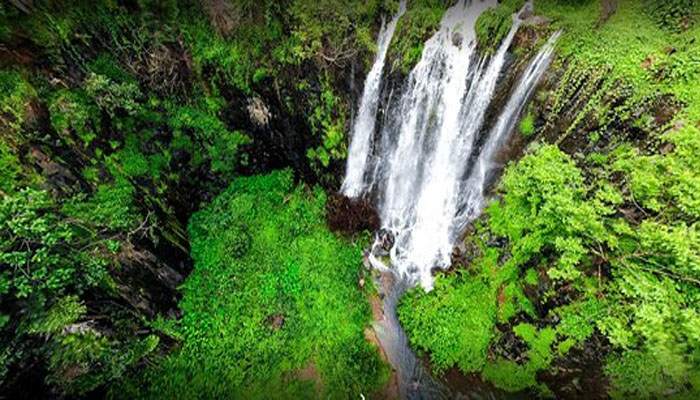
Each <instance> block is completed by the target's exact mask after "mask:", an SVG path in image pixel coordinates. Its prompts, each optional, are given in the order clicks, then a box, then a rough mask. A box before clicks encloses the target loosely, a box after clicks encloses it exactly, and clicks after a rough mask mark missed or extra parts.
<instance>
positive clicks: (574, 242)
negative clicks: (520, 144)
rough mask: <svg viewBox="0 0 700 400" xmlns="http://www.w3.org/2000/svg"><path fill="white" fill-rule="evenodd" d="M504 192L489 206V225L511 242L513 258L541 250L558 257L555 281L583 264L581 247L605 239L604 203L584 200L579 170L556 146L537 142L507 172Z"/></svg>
mask: <svg viewBox="0 0 700 400" xmlns="http://www.w3.org/2000/svg"><path fill="white" fill-rule="evenodd" d="M503 189H504V190H505V193H506V194H505V196H504V197H503V201H502V202H500V203H499V202H495V203H493V204H492V205H491V206H490V207H489V209H488V214H489V217H490V220H489V222H490V225H491V227H492V229H493V231H494V232H495V233H497V234H500V235H504V236H506V237H507V238H508V239H509V240H510V242H511V246H512V247H511V252H512V255H513V260H512V262H514V263H516V264H523V263H525V262H527V261H529V260H530V259H531V257H533V256H534V255H536V254H541V253H543V252H544V251H545V250H547V251H549V250H551V251H555V252H556V253H557V254H558V255H559V259H558V261H557V263H556V265H553V266H552V267H551V268H550V269H549V270H548V271H547V273H548V275H549V276H550V277H551V278H552V279H554V280H574V279H576V278H578V277H580V276H581V271H580V269H579V265H580V264H584V265H585V259H586V250H585V247H584V246H587V245H591V244H593V243H603V242H605V241H606V240H608V236H609V235H608V234H607V232H606V229H605V226H604V224H603V223H602V221H601V216H602V215H603V214H604V213H606V211H607V210H606V209H605V207H602V206H600V205H596V204H594V203H591V202H588V201H585V196H586V193H587V188H586V187H585V186H584V182H583V177H582V176H581V172H580V171H579V170H578V168H576V166H575V165H574V164H573V162H572V161H571V159H570V158H569V157H568V156H566V155H565V154H564V153H562V152H561V151H560V150H559V149H558V148H556V147H555V146H546V145H545V146H540V147H538V148H536V149H535V151H534V152H533V154H530V155H527V156H525V157H524V158H523V159H522V160H521V161H520V162H519V163H518V164H516V165H515V166H513V167H512V168H510V169H508V171H506V173H505V175H504V177H503Z"/></svg>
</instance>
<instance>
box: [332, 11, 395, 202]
mask: <svg viewBox="0 0 700 400" xmlns="http://www.w3.org/2000/svg"><path fill="white" fill-rule="evenodd" d="M404 12H406V0H401V3H400V4H399V11H398V12H397V13H396V15H394V17H393V18H392V19H391V21H390V22H389V24H387V25H384V24H382V28H381V30H380V31H379V36H378V38H377V56H376V60H375V61H374V64H373V65H372V68H371V69H370V71H369V74H367V78H366V79H365V86H364V88H363V90H362V98H361V99H360V108H359V111H358V113H357V118H356V119H355V121H354V123H353V127H352V136H351V137H352V141H351V143H350V148H349V149H348V159H347V166H346V174H345V180H344V181H343V185H342V187H341V188H340V191H341V192H342V193H343V194H345V195H346V196H348V197H357V196H359V195H360V194H361V193H362V190H363V189H364V176H365V171H366V169H367V155H368V154H369V152H370V149H371V147H372V139H373V138H374V131H375V122H376V119H377V106H378V104H379V89H380V86H381V81H382V71H383V70H384V60H385V59H386V53H387V51H388V50H389V44H390V43H391V38H392V37H393V36H394V29H396V24H397V23H398V21H399V18H401V16H402V15H403V14H404Z"/></svg>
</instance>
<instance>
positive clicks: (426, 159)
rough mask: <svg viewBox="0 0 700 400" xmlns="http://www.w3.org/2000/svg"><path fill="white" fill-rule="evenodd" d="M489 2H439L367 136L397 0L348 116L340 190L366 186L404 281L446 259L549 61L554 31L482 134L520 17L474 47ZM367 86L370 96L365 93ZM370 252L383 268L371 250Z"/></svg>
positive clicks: (426, 277) (421, 277)
mask: <svg viewBox="0 0 700 400" xmlns="http://www.w3.org/2000/svg"><path fill="white" fill-rule="evenodd" d="M496 4H497V2H496V0H485V1H467V0H462V1H459V2H457V4H455V5H454V6H452V7H451V8H449V9H448V10H447V11H446V12H445V14H444V16H443V18H442V21H441V22H440V27H439V29H438V31H437V32H436V33H435V34H434V35H433V36H432V37H431V38H430V39H429V40H428V41H427V42H426V43H425V46H424V49H423V54H422V56H421V59H420V61H419V62H418V63H417V64H416V66H415V67H414V68H413V70H412V71H411V72H410V74H409V76H408V77H407V80H406V82H405V83H404V85H403V88H402V89H401V91H400V93H397V94H394V93H393V92H392V93H390V95H389V101H388V102H387V104H385V108H386V110H387V112H386V115H385V118H386V119H385V120H384V121H383V123H382V126H381V132H378V134H379V143H378V145H376V144H374V136H375V134H377V132H375V130H376V128H375V127H376V119H377V107H378V102H379V87H380V83H381V82H380V81H381V69H382V65H383V63H384V58H385V56H386V51H387V48H386V47H388V41H389V40H390V38H386V37H384V36H387V35H388V36H390V33H391V31H392V30H393V27H394V25H395V23H396V20H397V19H398V18H399V17H400V15H401V14H402V13H403V9H404V7H405V5H404V4H403V3H402V6H401V8H400V10H399V13H398V14H397V15H396V16H395V17H394V19H393V20H392V22H391V23H390V24H389V25H387V26H386V27H385V28H383V29H382V33H381V34H380V39H379V47H380V51H379V53H378V56H377V61H376V62H375V65H374V66H373V67H372V71H370V75H369V76H368V77H367V82H366V83H365V88H364V89H365V90H364V94H363V99H362V102H361V105H360V111H359V113H358V118H357V121H356V123H355V124H354V126H353V136H352V143H351V146H350V149H351V150H350V154H349V157H348V169H347V172H346V178H345V181H344V183H343V186H342V189H341V190H342V191H343V193H344V194H346V195H347V196H348V197H358V196H360V195H363V194H364V193H367V192H368V190H369V189H371V190H372V193H371V195H372V196H373V198H374V200H375V202H376V204H377V207H378V211H379V214H380V217H381V222H382V228H383V229H384V230H386V231H389V232H391V234H392V235H393V237H394V239H395V240H394V246H393V247H392V249H391V252H390V256H391V269H392V270H393V271H394V272H396V273H397V275H399V276H402V277H404V278H405V279H406V280H407V281H408V283H409V285H415V284H418V283H420V284H421V285H422V286H423V287H424V288H425V289H426V290H430V289H431V288H432V283H433V270H434V269H436V268H443V269H444V268H446V267H448V266H449V265H450V261H451V260H450V258H451V254H452V251H453V248H454V244H455V242H456V240H457V238H458V236H459V234H460V233H461V232H462V231H463V230H464V228H465V226H466V224H467V223H468V222H470V221H471V220H472V219H473V218H474V217H476V216H477V215H478V213H479V212H480V211H481V208H482V206H483V204H482V203H483V197H484V191H485V187H486V183H487V178H488V175H489V172H490V171H491V170H492V167H491V164H493V162H494V158H495V157H496V155H497V153H498V150H499V149H500V147H501V144H502V142H503V140H504V138H505V137H506V136H507V134H508V133H509V132H510V131H511V130H512V128H513V126H514V124H515V122H516V120H517V118H518V117H519V116H520V114H521V113H522V110H523V108H524V106H525V104H526V102H527V100H528V99H529V97H530V96H531V94H532V92H533V91H534V89H535V86H536V85H537V82H538V81H539V78H540V76H541V75H542V74H543V73H544V71H545V70H546V69H547V67H548V66H549V63H550V61H551V56H552V53H553V48H554V42H555V41H556V38H557V36H558V33H557V34H555V35H553V36H552V38H551V39H550V40H549V42H548V43H547V44H546V45H545V46H544V47H543V48H542V49H541V50H540V52H539V53H538V54H537V56H536V57H534V58H533V60H532V61H531V62H530V63H529V65H528V66H527V68H526V70H525V72H524V73H523V75H522V77H521V78H520V80H519V81H518V83H517V85H516V88H515V89H514V90H513V92H512V93H511V96H510V98H509V101H508V103H507V105H506V106H505V108H504V110H503V111H502V114H501V115H500V116H499V118H498V120H497V122H496V124H495V126H494V127H493V129H491V131H490V132H487V136H486V137H485V140H482V139H483V137H481V138H480V135H482V134H483V133H484V132H483V130H484V127H483V125H484V122H485V119H486V113H487V110H488V109H489V105H490V103H491V100H492V97H493V94H494V92H495V89H496V84H497V83H498V80H499V77H500V75H501V72H502V69H503V66H504V64H505V62H506V55H507V52H508V48H509V47H510V46H511V44H512V41H513V39H514V37H515V34H516V32H517V31H518V28H519V27H520V24H521V21H520V19H519V17H518V16H517V14H516V15H513V24H512V27H511V29H510V31H509V32H508V34H507V35H506V37H505V38H504V39H503V41H502V43H501V44H500V45H499V47H498V49H496V51H495V52H493V54H487V55H480V54H479V52H477V50H476V34H475V30H474V25H475V23H476V20H477V18H478V17H479V15H481V13H483V12H484V11H486V10H487V9H488V8H490V7H493V6H495V5H496ZM525 7H531V4H530V3H528V4H526V5H525ZM385 42H387V43H385ZM370 95H371V96H372V99H369V98H366V96H370ZM481 142H484V143H483V144H482V145H481V147H480V148H478V146H477V144H478V143H481ZM368 181H369V182H368ZM370 261H371V263H372V264H373V265H374V266H375V267H377V268H380V269H389V267H388V266H385V265H383V264H382V263H381V261H379V259H377V258H376V257H374V256H373V255H372V254H370Z"/></svg>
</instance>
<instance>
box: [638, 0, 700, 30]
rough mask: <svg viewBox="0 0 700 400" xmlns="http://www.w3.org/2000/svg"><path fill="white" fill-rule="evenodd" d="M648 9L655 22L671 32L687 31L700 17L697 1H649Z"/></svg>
mask: <svg viewBox="0 0 700 400" xmlns="http://www.w3.org/2000/svg"><path fill="white" fill-rule="evenodd" d="M647 7H648V8H649V11H650V15H651V17H652V18H653V19H654V21H655V22H656V23H657V24H659V25H660V26H661V27H663V28H664V29H667V30H669V31H671V32H681V31H685V30H687V29H688V28H690V27H691V26H692V25H693V24H694V23H695V21H696V19H697V18H698V16H699V15H700V2H698V1H697V0H670V1H669V0H666V1H661V0H647Z"/></svg>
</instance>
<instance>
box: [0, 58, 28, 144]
mask: <svg viewBox="0 0 700 400" xmlns="http://www.w3.org/2000/svg"><path fill="white" fill-rule="evenodd" d="M33 96H35V92H34V89H33V88H32V87H31V86H30V85H29V83H28V82H27V81H26V80H25V79H24V78H23V77H22V76H21V75H20V74H19V73H18V72H17V71H7V70H2V71H0V127H3V129H4V130H5V129H7V130H10V131H11V132H14V134H17V133H18V131H19V129H20V127H21V125H22V123H23V122H24V117H25V109H26V107H27V103H28V102H29V100H30V98H32V97H33ZM8 133H9V132H7V133H3V134H2V138H3V139H4V140H12V138H11V137H7V136H9V135H8Z"/></svg>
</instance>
